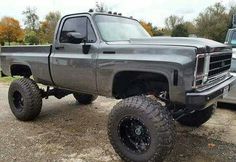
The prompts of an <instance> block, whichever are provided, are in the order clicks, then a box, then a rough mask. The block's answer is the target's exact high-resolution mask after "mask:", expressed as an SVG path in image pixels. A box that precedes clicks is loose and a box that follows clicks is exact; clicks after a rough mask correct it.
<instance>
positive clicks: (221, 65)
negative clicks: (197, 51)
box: [208, 53, 232, 78]
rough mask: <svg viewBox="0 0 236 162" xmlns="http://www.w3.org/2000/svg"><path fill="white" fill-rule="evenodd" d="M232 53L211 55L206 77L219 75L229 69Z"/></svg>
mask: <svg viewBox="0 0 236 162" xmlns="http://www.w3.org/2000/svg"><path fill="white" fill-rule="evenodd" d="M231 58H232V53H220V54H212V55H211V58H210V66H209V73H208V77H209V78H210V77H213V76H215V75H218V74H221V73H223V72H225V71H227V70H229V69H230V66H231Z"/></svg>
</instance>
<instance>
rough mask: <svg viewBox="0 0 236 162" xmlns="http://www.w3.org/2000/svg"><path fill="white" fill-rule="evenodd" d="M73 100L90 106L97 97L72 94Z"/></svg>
mask: <svg viewBox="0 0 236 162" xmlns="http://www.w3.org/2000/svg"><path fill="white" fill-rule="evenodd" d="M73 95H74V98H75V99H76V100H77V101H78V102H79V103H80V104H83V105H88V104H91V103H92V102H93V101H95V100H96V99H97V97H98V96H95V95H90V94H84V93H74V94H73Z"/></svg>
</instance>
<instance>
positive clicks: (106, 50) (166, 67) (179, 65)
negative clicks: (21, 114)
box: [0, 13, 235, 109]
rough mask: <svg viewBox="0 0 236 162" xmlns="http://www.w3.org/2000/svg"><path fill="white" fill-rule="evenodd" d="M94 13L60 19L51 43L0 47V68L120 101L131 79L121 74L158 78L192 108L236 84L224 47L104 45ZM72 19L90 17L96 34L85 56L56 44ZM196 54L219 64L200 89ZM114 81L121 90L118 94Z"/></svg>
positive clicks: (148, 42) (147, 42)
mask: <svg viewBox="0 0 236 162" xmlns="http://www.w3.org/2000/svg"><path fill="white" fill-rule="evenodd" d="M95 15H96V14H94V13H82V14H74V15H68V16H65V17H63V18H62V19H61V21H60V23H59V25H58V27H57V32H55V33H56V34H55V41H54V44H53V45H48V46H23V47H21V46H17V47H2V48H1V54H0V61H1V62H0V64H1V69H2V71H3V73H4V74H5V75H9V76H11V75H18V74H19V75H23V74H22V71H20V70H18V71H17V69H16V68H14V67H17V68H18V69H21V70H23V71H26V72H27V68H28V69H29V70H30V71H31V73H32V75H33V78H34V80H35V81H36V82H37V83H41V84H44V85H49V86H53V87H58V88H62V89H66V90H71V91H75V92H82V93H88V94H98V95H102V96H108V97H115V98H122V95H121V94H120V93H119V89H122V90H126V89H128V88H129V87H130V86H131V85H132V81H130V79H129V80H126V78H123V79H122V81H119V79H118V80H117V78H120V76H124V77H127V76H129V75H130V74H131V75H132V74H135V73H144V74H145V73H150V74H156V76H157V77H160V78H162V79H161V81H162V82H165V83H166V84H167V85H168V95H169V100H170V101H171V102H172V103H176V104H180V105H186V106H189V107H190V106H192V108H196V109H200V108H204V107H207V106H209V105H210V104H213V103H214V102H215V100H216V99H217V98H219V97H222V95H223V91H224V89H225V87H227V86H229V85H230V84H232V82H233V81H234V80H235V79H234V78H233V77H232V76H231V75H230V74H229V72H228V71H229V68H230V62H227V61H229V59H231V57H232V49H231V47H229V46H227V45H225V44H221V43H218V42H215V41H211V40H208V39H201V38H161V37H160V38H144V39H130V40H127V41H118V42H106V41H103V39H102V38H101V35H100V33H99V30H98V28H97V25H96V24H95V22H94V20H93V19H94V16H95ZM76 16H85V17H88V19H89V20H90V21H91V24H92V27H93V29H94V31H95V34H96V42H94V43H87V44H89V45H91V47H90V50H89V53H88V54H84V53H83V43H81V44H69V43H60V41H59V35H60V31H61V29H62V24H63V23H64V21H66V19H68V18H70V17H76ZM113 16H114V15H113ZM117 16H118V15H117ZM197 55H204V56H205V55H210V56H211V57H219V60H218V62H223V63H221V64H220V65H219V67H215V68H218V70H219V73H218V72H216V74H215V75H211V76H209V77H208V79H207V81H205V83H204V84H202V86H201V87H198V88H197V87H196V86H194V82H195V80H196V76H195V75H196V66H197V63H196V61H197ZM223 55H224V56H223ZM221 59H222V60H221ZM224 59H225V60H224ZM22 65H23V66H22ZM19 67H20V68H19ZM25 67H27V68H26V69H25ZM223 68H224V69H223ZM211 70H214V69H210V71H211ZM127 74H128V75H127ZM157 80H158V78H157ZM118 82H119V86H121V87H119V86H118V90H117V84H118Z"/></svg>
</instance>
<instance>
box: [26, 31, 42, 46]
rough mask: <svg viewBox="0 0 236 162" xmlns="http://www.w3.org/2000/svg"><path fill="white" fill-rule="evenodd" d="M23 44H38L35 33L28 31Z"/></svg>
mask: <svg viewBox="0 0 236 162" xmlns="http://www.w3.org/2000/svg"><path fill="white" fill-rule="evenodd" d="M25 42H26V43H29V44H30V45H37V44H39V38H38V35H37V33H36V32H35V31H33V30H31V31H28V32H27V33H26V35H25Z"/></svg>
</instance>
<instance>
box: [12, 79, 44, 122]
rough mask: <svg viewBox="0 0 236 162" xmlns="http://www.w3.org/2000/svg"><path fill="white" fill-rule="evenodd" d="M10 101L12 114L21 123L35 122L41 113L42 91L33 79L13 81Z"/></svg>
mask: <svg viewBox="0 0 236 162" xmlns="http://www.w3.org/2000/svg"><path fill="white" fill-rule="evenodd" d="M8 101H9V105H10V108H11V111H12V113H13V114H14V115H15V117H16V118H17V119H19V120H21V121H29V120H33V119H35V118H36V117H37V116H38V115H39V114H40V112H41V108H42V97H41V93H40V89H39V87H38V86H37V84H36V83H35V82H34V81H33V80H31V79H27V78H22V79H17V80H15V81H13V82H12V83H11V85H10V88H9V92H8Z"/></svg>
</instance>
